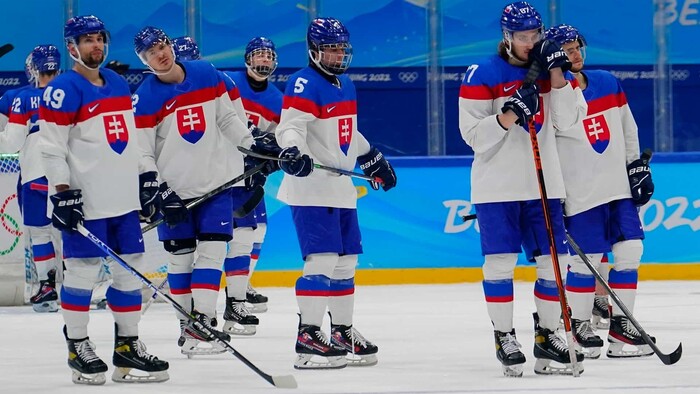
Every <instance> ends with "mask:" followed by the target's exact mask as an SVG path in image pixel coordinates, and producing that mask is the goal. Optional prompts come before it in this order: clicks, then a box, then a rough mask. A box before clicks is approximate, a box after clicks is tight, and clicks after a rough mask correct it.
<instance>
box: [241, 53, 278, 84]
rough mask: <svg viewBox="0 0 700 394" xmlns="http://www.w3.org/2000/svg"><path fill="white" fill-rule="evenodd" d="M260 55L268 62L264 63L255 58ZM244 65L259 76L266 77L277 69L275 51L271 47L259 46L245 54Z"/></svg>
mask: <svg viewBox="0 0 700 394" xmlns="http://www.w3.org/2000/svg"><path fill="white" fill-rule="evenodd" d="M260 56H265V58H266V59H268V60H269V61H270V64H264V63H261V62H260V61H257V62H256V60H255V58H258V57H260ZM245 66H246V68H247V69H248V70H250V72H252V73H253V74H255V75H256V76H257V77H260V78H268V77H269V76H270V75H272V73H274V72H275V70H276V69H277V52H275V51H274V50H273V49H271V48H266V47H260V48H256V49H253V50H252V51H249V52H248V53H247V54H246V56H245Z"/></svg>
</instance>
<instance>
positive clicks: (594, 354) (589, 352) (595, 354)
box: [574, 343, 602, 360]
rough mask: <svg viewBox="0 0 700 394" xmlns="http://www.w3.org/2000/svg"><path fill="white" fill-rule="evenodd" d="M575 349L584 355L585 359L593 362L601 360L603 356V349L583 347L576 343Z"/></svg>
mask: <svg viewBox="0 0 700 394" xmlns="http://www.w3.org/2000/svg"><path fill="white" fill-rule="evenodd" d="M574 348H575V349H576V352H577V353H581V354H583V358H587V359H591V360H596V359H598V358H600V354H601V352H602V351H601V349H602V348H600V347H583V346H581V345H579V344H578V343H576V345H574Z"/></svg>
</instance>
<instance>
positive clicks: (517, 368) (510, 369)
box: [501, 364, 523, 378]
mask: <svg viewBox="0 0 700 394" xmlns="http://www.w3.org/2000/svg"><path fill="white" fill-rule="evenodd" d="M501 369H502V370H503V376H507V377H509V378H522V377H523V364H514V365H501Z"/></svg>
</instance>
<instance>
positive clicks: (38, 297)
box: [29, 270, 58, 313]
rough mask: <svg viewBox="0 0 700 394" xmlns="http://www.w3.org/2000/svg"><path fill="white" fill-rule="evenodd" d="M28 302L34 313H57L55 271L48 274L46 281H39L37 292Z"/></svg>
mask: <svg viewBox="0 0 700 394" xmlns="http://www.w3.org/2000/svg"><path fill="white" fill-rule="evenodd" d="M29 301H30V302H31V303H32V309H34V312H39V313H47V312H57V311H58V293H56V270H51V271H49V272H48V279H47V280H42V281H39V292H37V293H36V294H35V295H33V296H32V297H31V298H30V299H29Z"/></svg>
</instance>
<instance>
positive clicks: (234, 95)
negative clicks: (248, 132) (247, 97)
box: [228, 86, 245, 107]
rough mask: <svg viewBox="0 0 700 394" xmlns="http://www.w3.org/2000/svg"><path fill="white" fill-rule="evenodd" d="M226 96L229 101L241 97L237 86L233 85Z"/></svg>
mask: <svg viewBox="0 0 700 394" xmlns="http://www.w3.org/2000/svg"><path fill="white" fill-rule="evenodd" d="M228 98H230V99H231V101H234V100H238V99H239V98H241V92H240V91H239V90H238V86H234V87H233V89H231V90H229V91H228ZM244 107H245V105H244Z"/></svg>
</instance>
